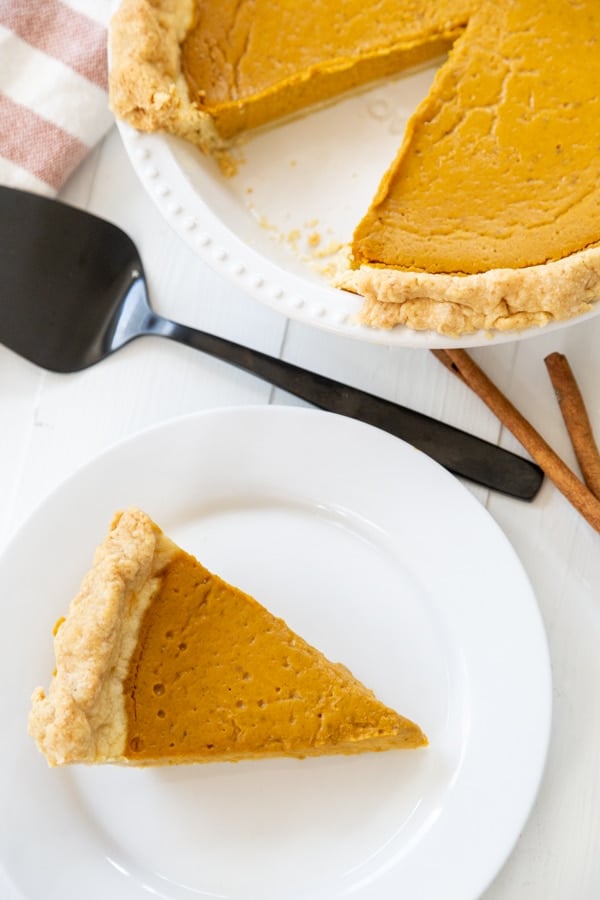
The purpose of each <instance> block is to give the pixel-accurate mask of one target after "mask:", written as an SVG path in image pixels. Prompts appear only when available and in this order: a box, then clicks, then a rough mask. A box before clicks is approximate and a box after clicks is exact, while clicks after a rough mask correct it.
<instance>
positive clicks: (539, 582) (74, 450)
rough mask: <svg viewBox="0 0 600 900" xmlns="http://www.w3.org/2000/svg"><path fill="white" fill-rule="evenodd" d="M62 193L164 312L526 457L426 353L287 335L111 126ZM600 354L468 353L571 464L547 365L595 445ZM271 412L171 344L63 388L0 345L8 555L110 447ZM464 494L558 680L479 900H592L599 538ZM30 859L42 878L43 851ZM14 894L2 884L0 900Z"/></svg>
mask: <svg viewBox="0 0 600 900" xmlns="http://www.w3.org/2000/svg"><path fill="white" fill-rule="evenodd" d="M62 197H63V199H65V200H66V201H67V202H70V203H72V204H74V205H76V206H79V207H82V208H84V209H88V210H90V211H92V212H94V213H96V214H98V215H101V216H104V217H105V218H107V219H110V220H112V221H113V222H115V223H116V224H118V225H120V226H121V227H123V228H124V229H125V230H126V231H127V232H128V233H129V234H130V235H131V236H132V238H133V239H134V241H135V242H136V244H137V246H138V248H139V250H140V252H141V255H142V258H143V260H144V263H145V267H146V271H147V274H148V279H149V283H150V289H151V294H152V298H153V302H154V304H155V306H156V308H157V310H158V311H160V312H164V313H166V314H168V315H169V316H170V317H172V318H174V319H176V320H178V321H181V322H186V323H189V324H192V325H196V326H198V327H200V328H204V329H206V330H208V331H212V332H215V333H218V334H222V335H224V336H226V337H229V338H232V339H234V340H237V341H239V342H241V343H244V344H247V345H249V346H253V347H256V348H258V349H260V350H263V351H265V352H267V353H269V354H271V355H274V356H280V357H282V358H284V359H286V360H289V361H292V362H294V363H297V364H299V365H301V366H303V367H305V368H308V369H313V370H315V371H319V372H322V373H324V374H326V375H330V376H332V377H334V378H336V379H338V380H340V381H345V382H346V383H348V384H353V385H356V386H358V387H361V388H364V389H365V390H367V391H370V392H372V393H375V394H379V395H381V396H384V397H387V398H389V399H391V400H394V401H397V402H399V403H402V404H405V405H407V406H410V407H413V408H415V409H418V410H421V411H422V412H425V413H428V414H430V415H432V416H435V417H437V418H440V419H443V420H445V421H447V422H449V423H451V424H454V425H457V426H459V427H461V428H464V429H465V430H468V431H471V432H473V433H476V434H478V435H479V436H481V437H484V438H486V439H488V440H491V441H494V442H498V443H500V444H501V445H502V446H505V447H507V448H509V449H513V450H517V451H520V452H523V451H522V449H521V448H520V447H519V445H518V444H517V442H516V441H515V440H514V439H513V438H512V436H511V435H510V434H508V433H507V432H506V431H505V430H504V429H503V428H502V427H501V426H500V425H499V423H498V421H497V420H496V419H495V418H494V416H493V415H492V414H491V413H490V412H489V411H488V410H487V409H486V408H485V407H484V406H483V404H482V403H481V402H480V401H479V400H478V399H477V398H476V397H475V396H474V395H473V394H471V393H470V392H469V390H468V389H467V388H465V387H463V386H462V385H461V384H460V383H459V382H458V380H457V379H455V378H454V377H453V376H452V375H450V374H449V373H448V372H447V371H446V370H445V369H444V368H443V367H442V366H441V365H440V364H439V363H438V362H437V361H436V360H435V359H434V358H433V356H432V355H431V354H430V353H428V352H427V351H423V350H405V349H401V348H400V349H398V348H393V349H392V348H388V347H383V346H377V345H370V344H362V343H360V344H359V343H358V342H356V341H353V340H349V339H346V338H341V337H337V336H335V335H332V334H329V333H326V332H323V331H319V330H313V329H311V328H309V327H307V326H305V325H303V324H300V323H297V322H293V321H288V320H286V319H284V318H282V317H281V316H280V315H278V314H277V313H275V312H273V311H271V310H270V309H267V308H264V307H262V306H260V305H259V304H258V303H257V302H255V301H254V300H252V299H250V298H248V297H247V296H245V295H243V294H242V293H241V292H240V291H239V290H237V289H236V288H235V287H232V286H231V285H230V284H229V283H227V282H225V281H224V280H222V278H221V277H220V276H218V275H216V274H214V273H213V272H211V271H210V270H209V269H208V268H206V267H205V266H204V265H203V264H202V263H201V262H199V260H198V259H197V258H196V257H195V256H194V254H193V253H192V251H191V250H190V249H188V247H186V246H185V245H184V243H183V242H182V241H181V239H180V238H178V237H177V236H176V235H175V234H174V233H173V232H172V231H171V230H170V227H169V226H168V225H167V224H165V222H164V221H163V220H162V218H161V215H160V214H159V212H158V211H157V209H156V208H155V206H154V204H153V202H152V201H151V200H150V199H149V198H148V196H147V195H146V194H145V192H144V190H143V188H142V187H141V186H140V184H139V183H138V180H137V177H136V176H135V175H134V173H133V171H132V169H131V166H130V163H129V161H128V159H127V157H126V154H125V152H124V150H123V147H122V145H121V141H120V138H119V136H118V134H117V133H116V131H115V130H113V131H112V132H111V133H110V134H109V135H108V137H107V139H106V140H105V141H104V143H103V144H102V145H101V146H99V147H98V148H97V149H96V151H95V152H94V153H93V154H92V156H91V157H90V158H89V159H88V160H86V162H85V163H84V164H83V166H82V167H81V168H80V169H79V171H78V172H77V173H76V174H75V176H74V177H73V178H72V179H71V182H70V183H69V185H68V186H67V188H66V189H65V190H64V191H63V194H62ZM599 347H600V317H598V318H595V319H592V320H590V321H589V322H582V323H579V324H577V325H575V326H573V327H570V328H567V329H564V330H562V331H559V332H558V333H554V334H546V335H544V334H543V333H542V334H541V335H540V336H539V337H536V338H533V339H530V340H526V341H522V342H520V343H515V344H511V343H508V344H503V345H498V346H495V347H494V346H490V347H486V348H481V349H478V350H475V351H473V356H474V358H475V359H476V360H477V361H478V362H479V364H480V365H481V366H482V368H484V370H485V371H486V372H487V373H488V374H489V375H490V376H491V377H492V378H493V379H494V380H495V381H496V383H497V384H498V386H499V387H500V388H501V389H503V390H504V391H505V392H506V393H507V394H508V396H509V397H510V398H511V399H512V400H513V401H514V402H516V404H517V405H518V406H519V407H520V409H521V411H522V412H523V413H524V414H525V415H526V416H527V417H528V418H529V420H530V421H531V422H532V423H533V424H534V425H535V426H536V427H537V428H538V429H539V430H540V431H541V432H542V433H543V434H544V436H545V437H546V439H547V440H548V441H549V442H550V443H551V444H552V446H553V447H554V448H555V449H556V450H557V451H558V452H559V453H560V454H561V456H562V457H563V458H564V459H565V460H566V461H567V462H568V463H569V464H570V465H572V466H575V460H574V457H573V453H572V450H571V447H570V443H569V440H568V437H567V434H566V432H565V429H564V425H563V423H562V419H561V416H560V413H559V410H558V406H557V403H556V399H555V397H554V393H553V390H552V388H551V385H550V382H549V379H548V376H547V373H546V369H545V365H544V362H543V360H544V356H545V355H547V354H548V353H550V352H552V351H554V350H557V351H561V352H564V353H566V354H567V356H568V358H569V360H570V362H571V365H572V367H573V369H574V370H575V373H576V376H577V378H578V381H579V383H580V386H581V388H582V391H583V393H584V396H585V398H586V401H587V404H588V408H589V413H590V417H591V420H592V424H593V426H594V427H595V428H596V430H597V434H598V435H600V351H599V349H598V348H599ZM268 403H273V404H298V403H299V401H298V400H296V399H294V398H292V397H290V396H288V395H286V394H284V393H283V392H281V391H277V390H273V389H271V388H270V387H269V386H268V385H267V384H265V383H263V382H261V381H258V380H257V379H255V378H253V377H251V376H250V375H246V374H243V373H241V372H239V371H237V370H236V369H234V368H231V367H228V366H227V365H225V364H222V363H220V362H217V361H215V360H213V359H210V358H208V357H205V356H203V355H201V354H200V353H197V352H195V351H192V350H189V349H187V348H185V347H181V346H178V345H175V344H173V343H171V342H169V341H164V340H156V339H152V338H150V339H142V340H139V341H135V342H133V343H132V344H130V345H129V346H128V347H126V348H125V349H123V350H121V351H120V352H119V353H117V354H116V355H114V356H113V357H111V358H110V359H108V360H107V361H105V362H104V363H102V364H101V365H98V366H96V367H94V368H92V369H89V370H87V371H84V372H81V373H79V374H75V375H70V376H60V375H55V374H50V373H47V372H43V371H41V370H39V369H37V368H35V367H34V366H33V365H31V364H29V363H28V362H25V361H24V360H22V359H20V358H18V357H17V356H15V355H14V354H13V353H11V352H9V351H8V350H6V349H4V348H3V347H0V409H1V411H2V430H1V434H2V438H1V440H0V496H1V497H2V503H1V504H0V547H3V546H4V545H5V543H6V542H7V541H8V540H9V539H10V537H11V535H12V534H13V532H14V531H15V529H16V528H17V527H18V526H19V525H20V523H22V522H23V521H24V520H25V519H26V517H27V516H28V515H29V514H30V513H31V512H32V510H34V508H35V507H36V506H37V504H38V503H39V502H40V501H41V500H42V498H44V496H45V495H46V494H47V493H48V492H49V491H51V490H52V489H53V488H55V487H56V486H57V485H59V484H60V483H61V481H62V480H63V479H64V478H66V477H67V476H68V475H69V474H70V473H72V471H73V470H74V469H75V468H77V467H78V466H80V465H81V464H83V463H85V462H87V461H88V460H90V459H91V458H92V457H94V456H95V455H96V454H98V453H99V452H100V451H102V450H104V449H105V448H106V447H108V446H109V445H111V444H113V443H114V442H116V441H119V440H120V439H122V438H125V437H127V436H128V435H130V434H132V433H134V432H137V431H139V430H140V429H143V428H145V427H146V426H149V425H152V424H154V423H157V422H161V421H163V420H165V419H167V418H171V417H173V416H176V415H178V414H182V413H187V412H193V411H196V410H200V409H206V408H214V407H223V406H233V405H240V404H268ZM465 484H466V486H467V487H468V489H469V490H471V491H472V492H473V493H474V494H475V496H476V497H477V498H478V500H479V501H480V502H481V503H482V504H484V505H485V507H486V508H487V509H488V510H489V512H490V514H491V515H492V516H493V518H494V519H495V520H496V521H497V522H498V524H499V525H500V526H501V528H502V529H503V530H504V532H505V533H506V535H507V536H508V538H509V540H510V541H511V542H512V544H513V546H514V548H515V550H516V552H517V554H518V555H519V557H520V559H521V561H522V563H523V565H524V567H525V570H526V571H527V573H528V576H529V578H530V580H531V582H532V584H533V587H534V590H535V592H536V595H537V598H538V602H539V606H540V609H541V613H542V616H543V620H544V623H545V626H546V629H547V634H548V640H549V644H550V652H551V659H552V666H553V678H554V719H553V730H552V739H551V746H550V751H549V758H548V763H547V769H546V773H545V776H544V779H543V783H542V787H541V791H540V794H539V797H538V800H537V803H536V805H535V808H534V810H533V813H532V815H531V817H530V819H529V821H528V823H527V825H526V827H525V829H524V831H523V834H522V835H521V837H520V839H519V841H518V844H517V846H516V848H515V850H514V852H513V853H512V855H511V857H510V858H509V860H508V861H507V863H506V865H505V866H504V868H503V869H502V871H501V872H500V873H499V875H498V877H497V879H496V880H495V882H494V884H493V885H492V886H491V887H490V889H489V890H488V891H487V893H486V895H485V897H486V900H520V898H527V900H571V898H578V900H593V898H598V897H600V852H599V848H600V535H598V534H596V533H595V532H593V531H592V530H591V528H590V527H589V526H588V525H587V524H586V523H585V522H584V521H583V520H582V519H581V518H580V517H579V516H578V515H577V514H576V513H575V512H574V511H573V509H572V508H571V507H570V506H569V504H568V503H567V502H566V500H564V499H563V497H562V496H561V495H560V494H559V493H558V492H557V491H556V490H555V489H554V487H553V486H552V485H551V484H550V483H549V482H548V481H547V479H546V481H545V483H544V486H543V488H542V490H541V493H540V494H539V496H538V497H537V498H536V500H535V502H534V503H532V504H528V503H524V502H520V501H517V500H512V499H509V498H506V497H503V496H501V495H499V494H496V493H491V492H488V491H486V490H483V489H481V488H478V487H475V486H473V485H470V484H468V483H467V482H465ZM58 527H60V523H58ZM2 601H3V603H4V604H7V603H11V602H14V599H13V598H8V597H3V598H2ZM509 727H510V726H509ZM7 739H10V736H9V735H4V736H3V740H7ZM474 814H475V815H476V812H475V811H474ZM31 860H32V863H31V864H32V865H35V848H31ZM18 896H19V895H18V893H16V892H15V891H14V889H13V888H11V886H9V885H8V884H7V883H6V881H3V880H2V873H1V872H0V897H1V898H7V900H13V897H14V898H16V897H18ZM431 900H443V898H441V897H440V898H431Z"/></svg>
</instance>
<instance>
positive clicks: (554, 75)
mask: <svg viewBox="0 0 600 900" xmlns="http://www.w3.org/2000/svg"><path fill="white" fill-rule="evenodd" d="M557 54H559V59H560V62H558V56H557ZM599 79H600V38H599V35H598V16H597V12H596V10H595V8H592V4H590V3H582V4H572V3H568V2H564V0H558V2H557V0H553V2H551V3H537V2H532V0H521V2H518V3H498V4H490V3H486V4H482V5H481V7H480V9H479V10H478V11H477V12H476V13H475V14H474V15H473V16H472V18H471V19H470V20H469V24H468V27H467V30H466V31H465V33H464V35H463V36H462V37H461V38H460V39H459V40H458V41H457V42H456V44H455V46H454V48H453V50H452V52H451V54H450V59H449V61H448V62H447V63H446V64H445V65H444V66H443V67H442V68H441V69H440V70H439V73H438V77H437V78H436V80H435V83H434V86H433V89H432V90H431V92H430V94H429V96H428V97H427V99H426V100H425V101H424V102H423V104H422V105H421V106H420V108H419V109H418V110H417V111H416V112H415V114H414V115H413V117H412V119H411V122H410V126H409V130H408V133H407V136H406V139H405V142H404V144H403V146H402V148H401V149H400V151H399V154H398V156H397V158H396V160H395V161H394V163H393V164H392V166H391V168H390V169H389V171H388V173H387V174H386V176H385V177H384V179H383V182H382V184H381V186H380V188H379V191H378V194H377V196H376V197H375V199H374V201H373V204H372V206H371V208H370V209H369V211H368V212H367V214H366V215H365V217H364V219H363V221H362V222H361V223H360V224H359V226H358V228H357V229H356V231H355V234H354V243H353V253H354V260H355V262H356V263H357V264H360V263H369V264H371V265H383V266H388V267H395V268H399V269H404V270H407V271H414V272H435V273H444V272H453V273H465V274H472V273H477V272H484V271H486V270H489V269H499V268H514V269H518V268H524V267H526V266H533V265H538V264H542V263H545V262H548V261H549V260H558V259H561V258H563V257H565V256H568V255H569V254H571V253H575V252H576V251H578V250H582V249H583V248H586V247H592V246H597V245H598V244H599V243H600V203H599V197H598V190H597V186H598V184H600V154H599V153H598V146H599V145H598V140H599V131H598V122H599V121H600V95H599V94H598V90H597V85H598V81H599Z"/></svg>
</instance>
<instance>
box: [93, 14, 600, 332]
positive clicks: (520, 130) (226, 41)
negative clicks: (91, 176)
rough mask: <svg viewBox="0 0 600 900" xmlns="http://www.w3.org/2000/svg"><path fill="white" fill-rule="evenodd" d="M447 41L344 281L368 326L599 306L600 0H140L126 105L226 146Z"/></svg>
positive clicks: (121, 48)
mask: <svg viewBox="0 0 600 900" xmlns="http://www.w3.org/2000/svg"><path fill="white" fill-rule="evenodd" d="M447 51H449V53H448V58H447V60H446V62H444V63H443V65H442V66H441V68H440V69H439V71H438V73H437V76H436V78H435V80H434V83H433V85H432V88H431V90H430V93H429V95H428V96H427V98H426V99H425V100H424V101H423V103H422V104H421V105H420V106H419V107H418V109H417V110H415V112H414V114H413V116H412V117H411V119H410V121H409V123H408V126H407V129H406V133H405V136H404V139H403V141H402V143H401V146H400V147H399V149H398V154H397V156H396V158H395V159H394V160H390V167H389V170H388V171H387V173H384V172H382V173H381V183H380V186H379V190H378V191H377V193H376V196H375V197H374V198H373V201H372V203H371V205H370V207H369V209H367V210H365V215H364V217H363V219H362V221H361V222H359V223H356V229H355V232H354V236H353V238H352V240H351V241H350V242H349V244H348V247H347V252H346V255H345V257H344V258H343V259H341V261H340V266H339V270H338V272H337V274H336V275H335V276H333V280H334V282H335V284H336V285H337V286H339V287H342V288H345V289H347V290H350V291H353V292H355V293H357V294H359V295H361V296H362V297H363V298H364V304H363V308H362V312H361V320H362V321H363V322H364V323H365V324H368V325H371V326H374V327H383V328H390V327H393V326H395V325H397V324H403V325H407V326H409V327H411V328H414V329H425V330H428V329H432V330H435V331H438V332H440V333H442V334H448V335H460V334H467V333H469V332H473V331H477V330H480V329H490V330H493V329H497V330H500V331H510V330H518V329H523V328H527V327H530V326H532V325H544V324H547V323H549V322H552V321H558V320H565V319H569V318H572V317H574V316H578V315H581V314H583V313H585V312H588V311H590V310H591V309H592V307H593V304H594V303H595V302H596V301H597V300H598V299H599V298H600V149H599V148H600V94H599V92H598V90H597V85H598V83H600V37H599V35H598V3H597V0H545V2H544V3H539V2H538V0H504V2H498V0H437V2H434V0H377V2H372V3H369V2H368V0H324V2H320V3H318V4H306V3H304V2H302V0H278V2H274V0H252V2H247V3H240V2H239V0H121V6H120V8H119V10H118V11H117V13H116V15H115V17H114V19H113V22H112V27H111V58H112V66H111V77H110V96H111V105H112V108H113V109H114V111H115V112H116V114H117V115H118V116H119V117H120V118H122V119H124V120H126V121H128V122H130V123H131V124H132V125H133V126H135V127H136V128H139V129H142V130H145V131H157V130H162V131H167V132H170V133H172V134H175V135H179V136H180V137H183V138H185V139H186V140H188V141H191V142H193V143H195V144H196V145H198V146H199V147H200V148H201V149H202V150H203V151H205V152H207V153H212V154H214V155H217V156H219V155H220V156H222V155H223V152H224V151H225V150H226V149H227V147H228V146H230V144H231V142H232V141H233V140H235V139H236V137H238V136H240V135H243V134H245V133H246V132H248V131H251V130H252V129H255V128H257V127H263V126H266V125H273V124H276V123H277V122H278V121H280V120H281V119H282V118H284V117H286V116H290V115H293V114H298V113H299V112H300V111H306V109H307V108H308V107H309V106H311V105H314V104H318V103H323V102H325V101H328V102H329V101H331V100H332V99H333V98H335V97H336V96H338V95H340V94H341V93H342V92H347V91H349V90H353V89H356V88H358V87H360V86H363V85H365V84H367V83H370V82H373V81H374V80H376V79H382V78H390V77H392V76H393V75H395V74H397V73H399V72H401V71H402V70H403V69H406V68H407V67H408V66H414V65H415V64H417V63H421V62H423V61H425V60H430V59H432V58H434V57H436V56H438V55H439V54H440V53H442V52H447ZM360 127H361V128H363V127H365V124H364V123H362V125H361V126H360ZM366 127H368V123H367V126H366Z"/></svg>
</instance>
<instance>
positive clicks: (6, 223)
mask: <svg viewBox="0 0 600 900" xmlns="http://www.w3.org/2000/svg"><path fill="white" fill-rule="evenodd" d="M143 335H156V336H159V337H166V338H170V339H171V340H174V341H179V342H180V343H182V344H186V345H188V346H190V347H194V348H195V349H197V350H201V351H202V352H203V353H208V354H209V355H210V356H213V357H217V358H218V359H220V360H223V361H224V362H227V363H231V364H232V365H234V366H237V367H238V368H240V369H243V370H244V371H246V372H250V373H252V374H253V375H256V376H257V377H258V378H262V379H264V380H265V381H267V382H269V383H270V384H273V385H275V386H277V387H279V388H282V389H283V390H285V391H288V392H289V393H290V394H294V395H296V396H297V397H301V398H302V399H303V400H306V401H308V402H309V403H311V404H313V405H314V406H316V407H319V408H320V409H324V410H328V411H330V412H334V413H339V414H341V415H345V416H350V417H351V418H354V419H359V420H360V421H362V422H367V423H368V424H370V425H374V426H375V427H377V428H381V429H383V430H384V431H387V432H390V433H391V434H393V435H396V436H397V437H399V438H402V439H403V440H405V441H407V442H408V443H409V444H412V445H413V446H414V447H417V448H418V449H419V450H422V451H423V452H424V453H427V454H428V455H429V456H431V457H432V458H433V459H435V460H436V461H437V462H438V463H440V464H441V465H442V466H444V467H445V468H446V469H448V470H449V471H450V472H452V473H454V474H455V475H460V476H462V477H464V478H468V479H469V480H471V481H474V482H476V483H477V484H481V485H484V486H485V487H488V488H493V489H495V490H497V491H501V492H503V493H505V494H509V495H510V496H513V497H518V498H520V499H523V500H531V499H533V497H534V496H535V495H536V493H537V491H538V490H539V487H540V485H541V483H542V479H543V473H542V470H541V469H540V468H539V467H538V466H537V465H535V464H534V463H532V462H531V461H529V460H527V459H523V458H522V457H520V456H517V455H515V454H514V453H510V452H509V451H507V450H503V449H501V448H499V447H496V446H495V445H494V444H491V443H488V442H487V441H484V440H481V439H480V438H477V437H474V436H473V435H470V434H467V433H466V432H464V431H461V430H459V429H457V428H453V427H452V426H450V425H446V424H444V423H443V422H439V421H437V420H436V419H432V418H430V417H429V416H425V415H423V414H422V413H418V412H415V411H414V410H411V409H407V408H406V407H402V406H399V405H397V404H395V403H391V402H389V401H387V400H383V399H381V398H380V397H376V396H374V395H372V394H368V393H366V392H365V391H361V390H358V389H356V388H353V387H349V386H347V385H345V384H340V383H339V382H337V381H333V380H332V379H331V378H326V377H324V376H323V375H318V374H316V373H314V372H309V371H306V370H305V369H301V368H299V367H298V366H295V365H292V364H290V363H287V362H284V361H282V360H280V359H276V358H274V357H271V356H267V355H266V354H264V353H261V352H260V351H257V350H252V349H250V348H248V347H244V346H241V345H240V344H235V343H233V342H231V341H228V340H225V339H224V338H220V337H216V336H214V335H211V334H207V333H205V332H202V331H198V330H196V329H194V328H189V327H187V326H185V325H180V324H178V323H176V322H172V321H170V320H169V319H166V318H164V317H163V316H159V315H158V314H157V313H155V312H154V311H153V309H152V307H151V306H150V303H149V299H148V290H147V286H146V281H145V276H144V269H143V266H142V262H141V260H140V256H139V254H138V251H137V249H136V247H135V245H134V243H133V242H132V241H131V239H130V238H129V237H128V236H127V235H126V234H125V233H124V232H123V231H121V229H119V228H117V227H116V226H115V225H112V224H111V223H109V222H106V221H104V220H103V219H100V218H98V217H96V216H93V215H91V214H89V213H87V212H83V211H81V210H78V209H75V208H74V207H71V206H68V205H66V204H64V203H61V202H59V201H57V200H51V199H49V198H47V197H41V196H38V195H36V194H30V193H28V192H25V191H20V190H16V189H14V188H9V187H2V186H0V342H1V343H2V344H4V345H5V346H6V347H8V348H10V349H11V350H13V351H15V352H16V353H18V354H20V355H21V356H23V357H25V358H26V359H28V360H29V361H30V362H33V363H35V364H36V365H38V366H41V367H42V368H44V369H49V370H50V371H52V372H63V373H67V372H77V371H79V370H81V369H85V368H87V367H88V366H92V365H94V363H97V362H100V361H101V360H103V359H104V358H105V357H107V356H109V354H111V353H113V352H114V351H115V350H118V349H119V348H120V347H123V346H124V345H125V344H127V343H128V342H129V341H131V340H133V339H134V338H137V337H141V336H143Z"/></svg>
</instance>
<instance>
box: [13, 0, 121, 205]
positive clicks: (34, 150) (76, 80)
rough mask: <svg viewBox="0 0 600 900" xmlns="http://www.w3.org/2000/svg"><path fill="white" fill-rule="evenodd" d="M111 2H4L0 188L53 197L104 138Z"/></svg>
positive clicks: (110, 119)
mask: <svg viewBox="0 0 600 900" xmlns="http://www.w3.org/2000/svg"><path fill="white" fill-rule="evenodd" d="M111 8H112V0H0V184H4V185H9V186H12V187H18V188H22V189H24V190H30V191H33V192H35V193H40V194H46V195H50V196H52V195H54V194H56V193H57V192H58V191H59V190H60V188H61V187H62V185H63V184H64V183H65V181H66V180H67V178H68V177H69V175H70V174H71V173H72V172H73V171H74V169H75V168H76V167H77V166H78V165H79V163H80V162H81V161H82V160H83V159H84V157H85V156H86V155H87V154H88V153H89V151H90V150H91V149H92V147H94V145H95V144H96V143H97V142H98V141H99V140H100V138H102V137H103V136H104V134H105V133H106V132H107V131H108V129H109V128H110V126H111V125H112V123H113V122H114V116H113V115H112V114H111V113H110V111H109V109H108V78H107V62H106V28H107V24H108V19H109V16H110V13H111Z"/></svg>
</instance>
